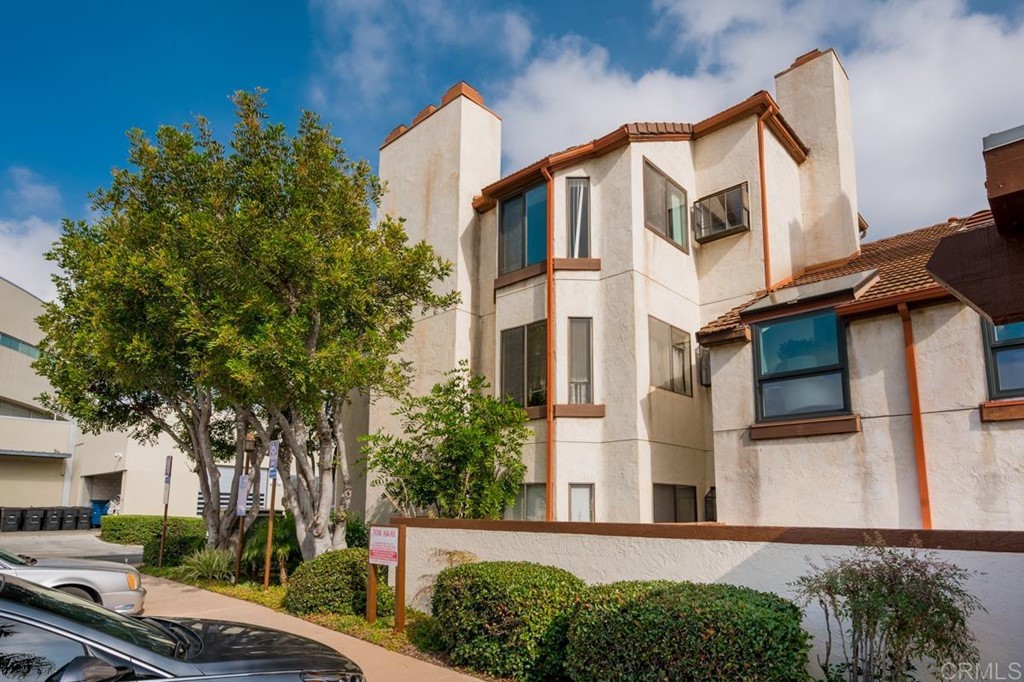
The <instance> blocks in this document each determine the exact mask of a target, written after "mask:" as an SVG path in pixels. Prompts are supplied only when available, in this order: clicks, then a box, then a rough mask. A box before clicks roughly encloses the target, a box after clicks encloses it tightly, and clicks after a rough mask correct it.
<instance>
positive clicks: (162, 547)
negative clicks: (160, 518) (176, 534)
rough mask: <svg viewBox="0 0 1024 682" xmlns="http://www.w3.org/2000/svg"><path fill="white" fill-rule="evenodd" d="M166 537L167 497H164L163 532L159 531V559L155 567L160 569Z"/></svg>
mask: <svg viewBox="0 0 1024 682" xmlns="http://www.w3.org/2000/svg"><path fill="white" fill-rule="evenodd" d="M166 537H167V495H166V494H165V495H164V526H163V530H161V531H160V557H159V558H158V559H157V562H156V565H157V566H158V567H160V568H163V566H164V539H165V538H166Z"/></svg>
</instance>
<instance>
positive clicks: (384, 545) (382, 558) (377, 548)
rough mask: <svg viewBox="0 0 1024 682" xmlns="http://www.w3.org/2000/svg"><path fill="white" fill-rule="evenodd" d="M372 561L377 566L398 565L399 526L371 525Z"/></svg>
mask: <svg viewBox="0 0 1024 682" xmlns="http://www.w3.org/2000/svg"><path fill="white" fill-rule="evenodd" d="M370 563H371V564H375V565H377V566H397V565H398V528H395V527H394V526H370Z"/></svg>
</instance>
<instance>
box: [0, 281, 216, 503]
mask: <svg viewBox="0 0 1024 682" xmlns="http://www.w3.org/2000/svg"><path fill="white" fill-rule="evenodd" d="M42 312H43V302H42V301H41V300H40V299H38V298H37V297H36V296H34V295H32V294H30V293H29V292H27V291H25V290H24V289H21V288H20V287H18V286H17V285H15V284H13V283H11V282H9V281H7V280H6V279H3V278H2V277H0V508H26V507H39V508H44V509H45V508H54V507H76V506H85V507H88V506H90V500H94V499H98V500H110V499H113V498H114V497H115V496H120V498H121V513H124V514H162V513H163V489H164V463H165V458H166V456H167V455H174V459H175V464H174V473H173V479H172V484H171V495H170V499H169V512H170V514H172V515H178V516H192V515H194V514H195V513H196V502H197V495H198V490H199V486H198V482H197V481H196V477H195V474H194V473H192V472H191V471H189V469H188V465H187V464H186V457H185V456H184V455H183V454H181V453H180V452H178V451H177V449H176V448H175V446H174V444H173V443H171V442H170V439H169V438H161V439H160V441H159V442H157V443H155V444H152V445H148V444H141V443H138V442H136V441H134V440H132V439H131V438H129V436H128V434H127V433H114V432H107V433H103V434H100V435H97V436H94V435H91V434H87V433H83V432H81V431H80V430H79V429H77V428H76V426H75V424H74V422H72V421H68V420H66V419H62V418H60V417H59V416H56V417H55V416H54V415H53V414H51V413H50V412H48V411H47V410H46V409H45V408H44V407H43V405H42V404H40V402H39V397H40V396H41V395H42V394H43V393H46V392H49V391H50V390H51V388H50V385H49V383H48V382H47V381H46V379H45V378H43V377H42V376H40V375H38V374H36V372H35V370H34V369H33V368H32V362H33V361H34V360H35V359H36V358H37V357H38V356H39V351H38V350H37V346H38V344H39V342H40V341H41V340H42V331H41V330H40V329H39V326H38V325H37V324H36V321H35V320H36V318H37V317H38V316H39V315H40V314H41V313H42Z"/></svg>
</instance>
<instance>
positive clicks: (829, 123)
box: [775, 48, 860, 267]
mask: <svg viewBox="0 0 1024 682" xmlns="http://www.w3.org/2000/svg"><path fill="white" fill-rule="evenodd" d="M775 92H776V101H777V102H778V103H779V108H780V109H781V111H782V115H783V117H785V119H786V121H787V122H788V123H789V124H790V125H791V126H792V127H793V130H795V131H796V134H797V135H799V136H800V139H801V140H802V141H803V143H804V144H805V145H807V147H808V148H810V153H809V154H808V155H807V160H806V161H805V162H804V163H803V165H802V166H801V167H800V186H801V195H802V196H801V205H802V209H803V238H804V239H803V241H804V257H805V264H806V266H808V267H813V266H815V265H820V264H822V263H829V262H833V261H837V260H841V259H845V258H848V257H850V256H853V255H856V254H858V253H859V252H860V239H859V233H860V228H859V223H858V214H857V174H856V170H855V164H854V154H853V128H852V125H851V117H850V80H849V78H848V77H847V75H846V70H845V69H843V65H842V63H840V61H839V57H838V56H837V55H836V52H835V50H833V49H831V48H830V49H828V50H825V51H824V52H822V51H820V50H813V51H811V52H808V53H807V54H805V55H801V56H800V57H797V59H796V61H794V62H793V65H792V66H790V67H789V68H788V69H786V70H785V71H783V72H782V73H779V74H777V75H776V76H775Z"/></svg>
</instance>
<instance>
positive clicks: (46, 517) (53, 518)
mask: <svg viewBox="0 0 1024 682" xmlns="http://www.w3.org/2000/svg"><path fill="white" fill-rule="evenodd" d="M60 516H61V514H60V508H59V507H51V508H50V509H44V510H43V528H42V530H60Z"/></svg>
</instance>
